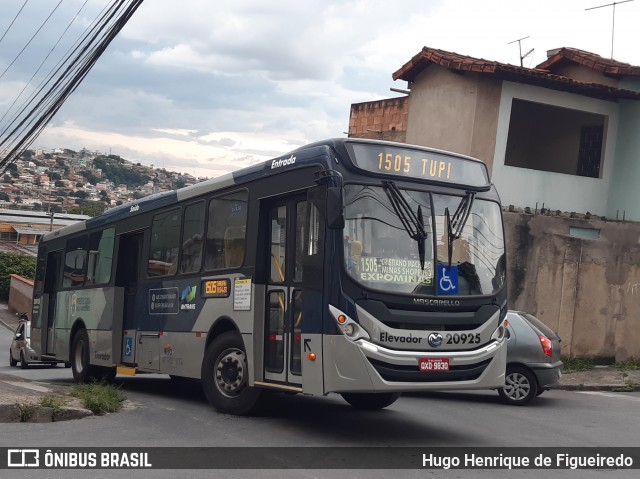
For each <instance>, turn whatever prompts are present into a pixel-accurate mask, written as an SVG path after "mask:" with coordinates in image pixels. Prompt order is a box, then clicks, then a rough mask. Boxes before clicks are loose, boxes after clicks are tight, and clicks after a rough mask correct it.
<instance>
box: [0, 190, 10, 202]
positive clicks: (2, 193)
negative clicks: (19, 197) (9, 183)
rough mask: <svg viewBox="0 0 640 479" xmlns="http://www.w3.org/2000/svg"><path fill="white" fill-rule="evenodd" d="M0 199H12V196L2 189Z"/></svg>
mask: <svg viewBox="0 0 640 479" xmlns="http://www.w3.org/2000/svg"><path fill="white" fill-rule="evenodd" d="M0 201H11V198H10V197H9V195H8V194H6V193H5V192H4V191H0Z"/></svg>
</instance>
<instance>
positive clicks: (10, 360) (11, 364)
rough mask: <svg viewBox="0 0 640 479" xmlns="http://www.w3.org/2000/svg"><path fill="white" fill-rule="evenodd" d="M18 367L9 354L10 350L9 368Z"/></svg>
mask: <svg viewBox="0 0 640 479" xmlns="http://www.w3.org/2000/svg"><path fill="white" fill-rule="evenodd" d="M17 365H18V361H16V360H15V359H13V354H11V350H9V366H11V367H12V368H15V367H16V366H17Z"/></svg>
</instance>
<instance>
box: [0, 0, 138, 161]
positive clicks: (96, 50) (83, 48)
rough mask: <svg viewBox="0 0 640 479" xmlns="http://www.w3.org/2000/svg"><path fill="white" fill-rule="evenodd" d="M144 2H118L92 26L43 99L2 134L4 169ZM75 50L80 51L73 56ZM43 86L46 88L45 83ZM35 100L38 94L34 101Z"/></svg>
mask: <svg viewBox="0 0 640 479" xmlns="http://www.w3.org/2000/svg"><path fill="white" fill-rule="evenodd" d="M142 2H143V0H118V1H114V2H113V4H112V6H111V7H110V8H109V10H108V11H107V12H105V13H104V15H103V16H102V18H101V19H100V21H99V22H98V23H96V25H95V26H94V28H92V29H91V32H89V33H88V34H87V35H86V36H85V38H84V39H83V41H82V42H81V44H79V45H78V46H77V47H76V48H75V50H74V51H73V52H72V53H71V54H70V55H69V56H68V57H67V59H66V60H65V64H64V65H62V66H61V67H60V68H59V69H58V70H57V72H59V71H60V70H61V69H62V68H63V67H64V66H66V68H65V70H64V71H63V72H62V73H61V74H60V75H59V76H58V78H57V79H56V80H55V82H54V83H53V85H52V86H51V87H50V88H49V90H48V91H47V92H46V93H44V95H43V96H42V98H40V100H39V101H38V102H37V103H36V105H35V106H34V107H33V108H32V109H31V111H29V112H28V113H27V114H26V115H25V117H24V118H22V120H21V121H20V122H19V124H18V125H16V126H15V127H14V128H13V130H12V131H11V132H9V134H8V135H7V137H4V134H3V135H2V136H3V137H4V138H3V139H2V140H1V141H0V149H2V148H7V149H9V152H8V153H7V154H6V155H5V157H4V158H2V159H1V160H0V172H2V171H4V170H6V168H8V167H9V165H10V164H11V163H13V162H14V161H15V160H16V159H17V158H19V156H20V155H21V154H22V152H23V151H24V150H25V149H27V148H28V147H29V146H30V145H31V143H32V142H33V141H34V140H35V139H36V138H37V136H38V135H39V134H40V133H41V132H42V130H43V129H44V128H45V127H46V125H47V122H48V121H49V120H50V119H51V118H53V116H54V115H55V114H56V113H57V112H58V110H59V109H60V107H61V106H62V105H63V103H64V102H65V101H66V99H67V98H68V97H69V95H71V94H72V93H73V92H74V91H75V90H76V88H77V87H78V86H79V85H80V83H81V82H82V80H84V78H85V77H86V75H87V74H88V73H89V71H90V70H91V68H92V67H93V65H94V64H95V63H96V61H97V60H98V59H99V58H100V56H101V55H102V54H103V53H104V51H105V50H106V48H107V47H108V46H109V44H110V43H111V42H112V41H113V39H114V38H115V37H116V36H117V34H118V33H119V32H120V31H121V30H122V28H123V27H124V26H125V25H126V24H127V22H128V21H129V19H130V18H131V17H132V16H133V14H134V13H135V11H136V10H137V9H138V7H140V5H141V4H142ZM75 52H77V54H75V56H74V57H73V58H71V59H70V57H71V56H72V55H73V54H74V53H75ZM57 72H56V73H57ZM52 78H53V76H52V77H51V78H49V80H47V82H46V83H49V82H50V81H51V79H52ZM42 89H44V86H43V88H42ZM42 89H41V91H42ZM34 100H35V97H34V99H32V102H33V101H34ZM32 102H31V103H32ZM16 121H17V120H16ZM6 131H7V130H5V132H6Z"/></svg>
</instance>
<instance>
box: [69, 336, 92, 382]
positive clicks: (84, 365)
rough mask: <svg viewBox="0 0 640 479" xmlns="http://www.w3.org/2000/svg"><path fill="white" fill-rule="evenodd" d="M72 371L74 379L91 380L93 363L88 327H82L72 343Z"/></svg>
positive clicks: (80, 380)
mask: <svg viewBox="0 0 640 479" xmlns="http://www.w3.org/2000/svg"><path fill="white" fill-rule="evenodd" d="M71 371H72V372H73V380H74V381H75V382H77V383H86V382H89V380H91V374H90V373H91V365H90V364H89V335H88V334H87V330H86V329H80V330H79V331H78V332H77V333H76V334H75V336H74V337H73V342H72V343H71Z"/></svg>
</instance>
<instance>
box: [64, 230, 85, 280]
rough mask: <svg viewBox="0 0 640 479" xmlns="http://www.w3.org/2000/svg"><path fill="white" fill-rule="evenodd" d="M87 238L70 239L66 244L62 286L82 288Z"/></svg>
mask: <svg viewBox="0 0 640 479" xmlns="http://www.w3.org/2000/svg"><path fill="white" fill-rule="evenodd" d="M86 246H87V237H86V236H81V237H79V238H73V239H70V240H69V241H68V242H67V253H66V255H65V258H64V274H63V279H62V286H63V287H64V288H75V287H78V286H82V285H83V284H84V280H85V274H86V266H87V250H86Z"/></svg>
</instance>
